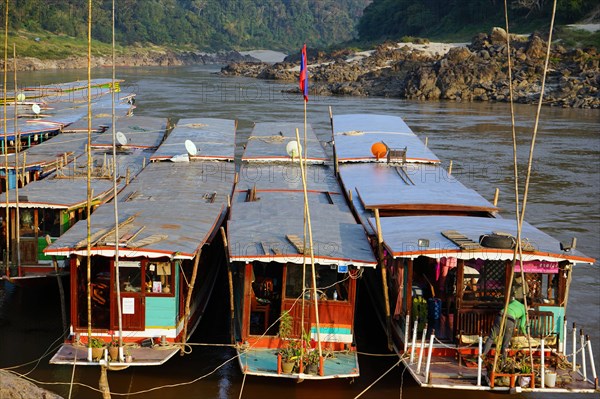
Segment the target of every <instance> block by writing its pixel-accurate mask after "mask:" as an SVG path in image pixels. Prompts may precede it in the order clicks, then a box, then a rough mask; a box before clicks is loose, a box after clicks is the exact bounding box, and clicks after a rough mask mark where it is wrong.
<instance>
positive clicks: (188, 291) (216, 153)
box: [44, 118, 236, 367]
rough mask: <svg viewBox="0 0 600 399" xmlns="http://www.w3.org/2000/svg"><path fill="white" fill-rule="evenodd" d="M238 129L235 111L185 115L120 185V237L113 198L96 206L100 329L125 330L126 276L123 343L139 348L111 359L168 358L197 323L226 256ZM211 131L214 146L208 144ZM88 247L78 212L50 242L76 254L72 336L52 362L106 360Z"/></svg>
mask: <svg viewBox="0 0 600 399" xmlns="http://www.w3.org/2000/svg"><path fill="white" fill-rule="evenodd" d="M235 129H236V124H235V121H232V120H223V119H209V118H198V119H185V120H181V121H179V125H178V126H177V127H175V129H174V130H173V131H172V132H171V133H170V134H169V136H168V138H167V139H166V140H165V141H164V143H163V144H162V145H161V146H160V147H159V148H158V150H157V151H156V152H155V154H154V156H153V157H154V158H153V159H156V161H154V162H152V163H150V164H149V165H148V166H146V168H145V169H144V170H143V171H142V172H140V174H139V175H138V176H137V177H136V179H134V180H133V181H132V182H131V183H130V184H129V185H128V186H127V187H126V188H125V189H123V190H122V191H121V192H120V193H119V195H118V214H119V237H118V239H117V238H116V237H115V233H114V232H115V228H116V226H115V221H114V220H115V219H114V205H113V204H105V205H102V206H100V207H99V208H98V209H97V210H96V211H95V212H94V214H93V215H92V217H91V223H92V232H91V234H92V247H91V258H90V261H91V275H92V281H91V284H92V330H93V333H92V335H93V338H97V339H99V340H102V341H105V342H107V341H110V340H111V339H117V336H118V322H119V318H118V305H117V304H118V298H117V292H116V291H117V290H116V285H117V284H119V288H120V291H121V305H122V326H123V340H124V341H125V343H126V345H125V350H124V352H125V353H129V354H131V355H132V356H133V361H132V362H131V363H122V362H121V363H119V362H118V361H117V362H115V361H114V359H113V360H111V362H110V363H111V367H112V366H114V365H115V364H117V365H118V366H150V365H160V364H162V363H164V362H166V361H167V360H168V359H169V358H171V357H172V356H173V355H174V354H175V353H176V352H178V351H180V350H183V343H185V342H187V340H188V339H189V337H190V336H191V334H192V333H193V331H194V330H195V328H196V326H197V325H198V323H199V321H200V318H201V317H202V315H203V313H204V310H205V308H206V305H207V303H208V300H209V298H210V296H211V293H212V291H213V287H214V284H215V281H216V278H217V275H218V273H219V270H220V268H221V266H222V264H223V263H224V262H225V252H224V249H223V244H222V235H221V234H219V229H220V227H221V226H222V224H223V222H224V221H225V219H226V215H227V212H228V209H229V203H230V197H231V194H232V192H233V184H234V183H233V182H234V172H235V168H234V164H233V162H231V161H232V160H233V157H234V143H235ZM180 132H181V133H180ZM190 132H195V134H190ZM206 137H210V138H211V139H210V141H211V143H212V144H211V145H204V142H205V138H206ZM191 139H193V141H194V143H195V145H196V147H197V149H198V154H196V155H195V156H194V157H191V159H188V158H187V154H186V147H189V146H186V145H185V142H186V140H191ZM216 141H218V142H219V145H214V144H216V143H215V142H216ZM166 153H172V154H173V155H174V156H175V157H177V159H173V158H168V157H166ZM183 154H185V155H186V161H182V160H181V155H183ZM203 156H204V158H203ZM160 160H164V161H160ZM172 161H179V162H172ZM117 242H118V248H119V262H118V267H119V276H120V278H119V280H118V281H117V280H116V270H115V269H116V266H115V252H116V250H115V249H116V245H117ZM86 246H87V243H86V222H85V221H80V222H79V223H77V224H75V226H73V227H72V228H71V229H70V230H69V231H67V232H66V233H65V234H64V235H63V236H61V237H60V238H59V239H58V240H57V241H56V242H54V243H53V244H52V245H51V246H49V247H48V248H46V250H45V251H44V252H45V254H46V255H50V256H68V257H69V261H70V268H71V329H70V337H69V339H68V341H67V342H66V343H65V344H63V346H62V347H61V348H60V350H59V351H58V352H57V353H56V354H55V355H54V357H53V358H52V359H51V361H50V362H51V363H53V364H73V363H74V362H75V361H76V362H77V364H78V365H82V364H83V365H98V364H106V360H103V359H100V361H98V359H91V360H90V358H89V357H88V350H87V349H88V348H87V343H88V334H87V290H86V284H87V277H86V275H87V274H86V273H87V267H86V264H87V249H86ZM188 298H189V299H188ZM188 301H189V302H188ZM188 306H189V307H188ZM186 308H187V309H189V313H187V314H186ZM90 357H91V355H90ZM117 360H119V359H117ZM121 360H122V359H121Z"/></svg>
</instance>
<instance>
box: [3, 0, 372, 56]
mask: <svg viewBox="0 0 600 399" xmlns="http://www.w3.org/2000/svg"><path fill="white" fill-rule="evenodd" d="M92 1H93V7H92V10H93V15H92V22H93V28H92V36H93V38H94V39H96V40H98V41H101V42H105V43H110V41H111V12H112V1H111V0H92ZM4 3H5V2H4V1H2V4H1V5H0V9H1V10H2V11H1V12H2V14H1V15H4V14H5V11H4ZM115 3H116V21H115V25H116V40H117V42H118V43H119V44H122V45H131V44H134V43H153V44H159V45H174V46H178V47H183V46H186V47H187V46H189V47H192V48H196V49H199V50H208V51H210V50H227V49H236V50H240V49H251V48H269V49H274V50H292V49H297V48H299V47H300V46H301V45H302V44H303V43H304V42H306V43H309V45H311V46H328V45H331V44H333V43H338V42H343V41H346V40H349V39H352V38H353V37H354V36H355V33H356V32H355V27H356V24H357V23H358V20H359V18H360V16H361V15H362V11H363V10H364V8H365V7H366V6H367V5H368V4H369V3H370V0H116V1H115ZM87 5H88V0H60V1H56V0H9V22H10V27H9V28H10V29H11V31H13V32H14V31H27V32H31V33H36V32H39V33H44V34H45V33H46V32H49V33H50V34H54V35H65V36H70V37H74V38H76V39H77V38H79V39H85V37H86V35H87V15H88V6H87ZM3 25H4V24H3ZM54 38H55V37H54Z"/></svg>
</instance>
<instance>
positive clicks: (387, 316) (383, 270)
mask: <svg viewBox="0 0 600 399" xmlns="http://www.w3.org/2000/svg"><path fill="white" fill-rule="evenodd" d="M375 223H376V224H377V252H378V255H377V257H378V258H379V266H380V267H381V282H382V284H383V298H384V300H385V326H386V331H385V332H386V335H387V340H388V349H389V350H392V349H393V345H392V336H391V333H392V320H391V316H390V314H391V311H390V297H389V292H388V285H387V270H386V267H385V260H384V259H383V235H382V233H381V220H380V218H379V209H377V208H375Z"/></svg>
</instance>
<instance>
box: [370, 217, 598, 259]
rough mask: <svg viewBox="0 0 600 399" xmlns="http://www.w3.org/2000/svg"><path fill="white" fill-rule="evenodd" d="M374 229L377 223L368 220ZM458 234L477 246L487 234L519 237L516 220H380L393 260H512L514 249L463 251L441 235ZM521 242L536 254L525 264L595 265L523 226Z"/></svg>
mask: <svg viewBox="0 0 600 399" xmlns="http://www.w3.org/2000/svg"><path fill="white" fill-rule="evenodd" d="M369 223H370V224H371V227H372V228H373V229H375V228H376V227H375V219H373V218H371V219H369ZM446 230H455V231H457V232H458V233H460V234H462V235H464V236H466V237H467V238H468V239H470V240H472V241H473V242H475V243H479V238H480V236H482V235H485V234H492V233H493V232H502V233H508V234H512V235H513V236H514V237H516V235H517V227H516V221H515V220H509V219H496V218H481V217H463V216H400V217H386V218H381V231H382V235H383V241H384V244H385V246H386V247H387V248H388V250H389V251H390V252H391V253H392V254H393V256H394V257H406V258H416V257H418V256H421V255H423V256H427V257H431V258H437V259H439V258H442V257H456V258H459V259H465V260H466V259H491V260H510V259H512V258H513V250H512V249H496V248H485V247H482V248H479V249H474V250H461V249H460V247H459V246H458V245H457V244H455V243H454V242H453V241H451V240H449V239H448V238H446V237H444V236H443V235H442V231H446ZM521 238H522V239H523V240H527V241H528V242H529V243H530V244H532V245H533V247H534V248H535V251H532V252H525V251H524V252H523V260H524V261H529V260H540V261H554V262H558V261H562V260H570V261H571V262H573V263H593V262H594V259H591V258H588V257H586V256H585V255H584V254H582V253H580V252H579V251H576V250H573V251H570V252H563V251H561V250H560V243H559V241H557V240H556V239H554V238H552V237H550V236H549V235H548V234H546V233H544V232H543V231H541V230H538V229H537V228H535V227H533V226H531V225H530V224H528V223H523V229H522V233H521ZM419 239H427V240H429V246H428V247H426V248H425V247H419V246H418V240H419Z"/></svg>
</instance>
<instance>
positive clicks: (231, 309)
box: [220, 196, 235, 343]
mask: <svg viewBox="0 0 600 399" xmlns="http://www.w3.org/2000/svg"><path fill="white" fill-rule="evenodd" d="M227 198H229V196H227ZM220 231H221V237H223V247H224V249H225V259H227V279H228V282H229V312H230V318H231V320H230V324H229V330H230V334H231V342H232V343H235V328H234V327H235V303H234V297H233V274H232V272H231V263H230V262H229V254H228V249H227V246H228V244H227V234H225V229H224V228H223V227H222V226H221V228H220Z"/></svg>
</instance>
